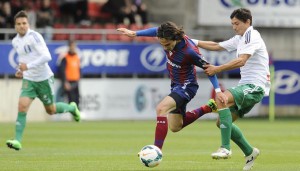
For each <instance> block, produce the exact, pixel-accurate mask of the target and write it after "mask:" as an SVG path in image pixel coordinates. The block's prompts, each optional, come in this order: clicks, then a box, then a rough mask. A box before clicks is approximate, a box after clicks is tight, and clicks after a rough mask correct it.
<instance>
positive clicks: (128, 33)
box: [117, 28, 136, 37]
mask: <svg viewBox="0 0 300 171" xmlns="http://www.w3.org/2000/svg"><path fill="white" fill-rule="evenodd" d="M117 31H119V32H121V33H122V34H124V35H126V36H128V37H136V32H135V31H132V30H128V29H127V28H118V29H117Z"/></svg>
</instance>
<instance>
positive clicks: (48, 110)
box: [46, 109, 56, 115]
mask: <svg viewBox="0 0 300 171" xmlns="http://www.w3.org/2000/svg"><path fill="white" fill-rule="evenodd" d="M46 112H47V114H49V115H53V114H55V113H56V111H55V110H53V109H46Z"/></svg>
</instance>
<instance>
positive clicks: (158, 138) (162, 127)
mask: <svg viewBox="0 0 300 171" xmlns="http://www.w3.org/2000/svg"><path fill="white" fill-rule="evenodd" d="M167 133H168V118H167V117H160V116H158V117H157V122H156V129H155V141H154V145H155V146H157V147H159V148H160V149H162V146H163V144H164V141H165V138H166V136H167Z"/></svg>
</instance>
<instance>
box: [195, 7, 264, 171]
mask: <svg viewBox="0 0 300 171" xmlns="http://www.w3.org/2000/svg"><path fill="white" fill-rule="evenodd" d="M230 18H231V24H232V28H233V30H234V31H235V32H236V36H234V37H232V38H231V39H229V40H227V41H223V42H220V43H216V42H212V41H200V40H199V41H198V40H197V44H198V46H199V47H201V48H204V49H207V50H212V51H221V50H227V51H234V50H236V51H237V52H236V57H237V58H235V59H233V60H232V61H230V62H228V63H226V64H223V65H220V66H214V65H210V64H208V65H204V67H206V69H205V73H206V74H208V75H215V74H217V73H219V72H222V71H227V70H231V69H236V68H240V70H241V72H240V74H241V79H240V81H239V84H238V85H237V86H236V87H232V88H229V89H228V90H226V91H225V92H224V93H225V95H226V96H227V97H228V103H227V104H225V103H222V102H221V101H220V100H219V99H218V98H217V99H216V103H217V106H218V113H219V119H218V121H217V126H218V127H219V128H220V130H221V137H222V143H221V144H222V145H221V147H220V148H219V149H218V151H217V152H215V153H212V158H214V159H227V158H230V157H231V153H232V152H231V147H230V139H231V140H232V141H233V142H235V143H236V144H237V145H238V146H239V147H240V148H241V150H242V151H243V153H244V154H245V156H246V164H245V166H244V168H243V170H250V169H251V168H252V167H253V164H254V160H255V159H256V157H257V156H258V155H259V150H258V149H257V148H255V147H252V146H251V145H250V144H249V143H248V141H247V140H246V138H245V136H244V135H243V134H242V131H241V130H240V129H239V128H238V127H237V126H236V125H235V124H233V123H232V122H233V121H235V120H237V119H238V118H242V117H243V116H244V115H245V114H247V113H248V112H249V111H250V110H251V109H252V108H253V106H254V105H255V104H256V103H258V102H260V101H261V100H262V98H263V96H264V95H268V94H269V90H270V72H269V55H268V52H267V48H266V45H265V43H264V41H263V39H262V38H261V36H260V33H259V32H258V31H257V30H255V29H254V28H253V27H252V15H251V12H250V10H248V9H245V8H240V9H236V10H234V11H233V12H232V14H231V16H230Z"/></svg>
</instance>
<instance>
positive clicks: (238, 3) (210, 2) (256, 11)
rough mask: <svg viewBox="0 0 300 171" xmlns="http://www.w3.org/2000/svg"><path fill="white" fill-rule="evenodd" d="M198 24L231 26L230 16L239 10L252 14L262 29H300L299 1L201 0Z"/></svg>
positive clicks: (256, 23) (256, 24) (254, 21)
mask: <svg viewBox="0 0 300 171" xmlns="http://www.w3.org/2000/svg"><path fill="white" fill-rule="evenodd" d="M198 5H199V8H198V24H200V25H206V26H230V25H231V23H230V14H231V13H232V11H233V10H234V9H237V8H241V7H243V8H248V9H250V10H251V12H252V17H253V25H254V26H261V27H300V19H299V16H300V1H299V0H235V1H233V0H199V1H198Z"/></svg>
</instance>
